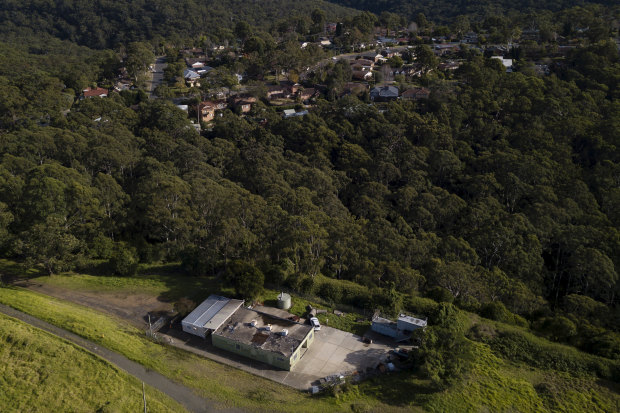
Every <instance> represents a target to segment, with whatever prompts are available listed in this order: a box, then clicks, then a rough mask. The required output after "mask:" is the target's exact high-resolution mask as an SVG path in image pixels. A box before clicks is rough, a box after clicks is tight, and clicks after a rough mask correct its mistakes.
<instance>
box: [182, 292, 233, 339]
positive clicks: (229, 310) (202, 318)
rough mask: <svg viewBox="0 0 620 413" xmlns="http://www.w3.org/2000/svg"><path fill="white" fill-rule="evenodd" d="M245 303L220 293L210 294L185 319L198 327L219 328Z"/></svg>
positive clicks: (187, 322)
mask: <svg viewBox="0 0 620 413" xmlns="http://www.w3.org/2000/svg"><path fill="white" fill-rule="evenodd" d="M242 305H243V301H241V300H232V299H230V298H226V297H221V296H219V295H210V296H209V297H208V298H207V299H206V300H204V301H203V302H202V303H201V304H200V305H199V306H198V307H196V308H195V309H194V311H192V312H191V313H189V315H188V316H187V317H185V318H184V319H183V322H184V323H186V324H191V325H193V326H196V327H204V328H208V329H210V330H215V329H217V328H218V327H219V326H220V325H222V323H223V322H224V321H226V320H227V319H228V318H229V317H230V316H231V315H232V314H233V313H234V312H235V311H237V309H238V308H239V307H241V306H242Z"/></svg>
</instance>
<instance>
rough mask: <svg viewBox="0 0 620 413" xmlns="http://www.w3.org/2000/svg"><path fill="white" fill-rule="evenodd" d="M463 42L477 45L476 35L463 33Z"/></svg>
mask: <svg viewBox="0 0 620 413" xmlns="http://www.w3.org/2000/svg"><path fill="white" fill-rule="evenodd" d="M463 41H464V42H465V43H469V44H476V43H478V33H475V32H469V33H465V36H463Z"/></svg>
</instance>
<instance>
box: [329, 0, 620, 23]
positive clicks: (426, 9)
mask: <svg viewBox="0 0 620 413" xmlns="http://www.w3.org/2000/svg"><path fill="white" fill-rule="evenodd" d="M330 1H331V2H332V3H336V4H339V5H343V6H346V7H351V8H354V9H359V10H368V11H371V12H373V13H376V14H381V13H383V12H391V13H396V14H398V15H402V16H406V17H407V18H408V19H412V20H413V19H415V18H416V17H417V16H418V14H419V13H422V14H424V15H425V16H426V17H428V18H430V19H432V20H433V21H436V22H437V23H446V22H450V21H451V20H452V19H453V18H455V17H457V16H466V15H467V16H472V17H474V18H484V17H486V16H488V15H498V16H501V15H509V14H512V13H519V14H521V13H527V12H537V11H538V12H540V11H551V12H558V11H561V10H566V9H570V8H572V7H575V6H586V5H589V4H590V5H591V4H602V5H607V6H613V5H614V4H616V2H615V1H613V0H592V1H585V0H542V1H535V0H516V1H514V0H480V1H478V0H461V1H449V0H415V1H414V0H330Z"/></svg>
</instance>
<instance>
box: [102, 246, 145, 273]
mask: <svg viewBox="0 0 620 413" xmlns="http://www.w3.org/2000/svg"><path fill="white" fill-rule="evenodd" d="M108 265H109V266H110V269H111V270H112V272H113V273H114V274H117V275H122V276H126V277H128V276H132V275H136V272H137V271H138V255H137V254H136V249H135V248H133V247H131V246H130V245H128V244H127V243H125V242H118V243H116V244H115V245H114V251H113V252H112V256H111V257H110V260H109V261H108Z"/></svg>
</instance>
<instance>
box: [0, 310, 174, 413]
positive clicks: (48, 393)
mask: <svg viewBox="0 0 620 413" xmlns="http://www.w3.org/2000/svg"><path fill="white" fill-rule="evenodd" d="M0 388H1V389H2V391H0V406H2V407H1V408H0V410H2V411H3V412H35V411H58V412H62V411H65V412H66V411H102V412H125V411H133V412H137V411H141V409H142V384H141V383H140V381H138V380H137V379H135V378H134V377H132V376H130V375H129V374H127V373H125V372H123V371H121V370H119V369H117V368H115V367H114V366H112V365H110V364H108V363H107V362H105V361H104V360H102V359H100V358H99V357H96V356H95V355H93V354H91V353H89V352H87V351H84V350H82V349H81V348H79V347H77V346H75V345H73V344H71V343H68V342H66V341H64V340H62V339H60V338H57V337H55V336H53V335H51V334H48V333H46V332H44V331H41V330H39V329H36V328H34V327H31V326H29V325H27V324H25V323H23V322H21V321H18V320H16V319H14V318H10V317H7V316H4V315H2V314H0ZM146 397H147V403H148V408H149V411H151V412H180V411H185V410H184V409H183V407H182V406H181V405H179V404H178V403H176V402H174V401H173V400H171V399H170V398H168V397H167V396H165V395H164V394H162V393H160V392H159V391H157V390H155V389H152V388H150V387H148V386H147V387H146Z"/></svg>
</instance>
